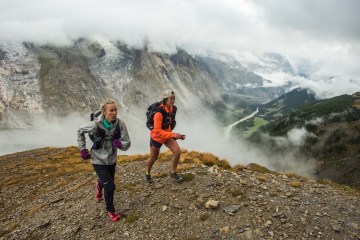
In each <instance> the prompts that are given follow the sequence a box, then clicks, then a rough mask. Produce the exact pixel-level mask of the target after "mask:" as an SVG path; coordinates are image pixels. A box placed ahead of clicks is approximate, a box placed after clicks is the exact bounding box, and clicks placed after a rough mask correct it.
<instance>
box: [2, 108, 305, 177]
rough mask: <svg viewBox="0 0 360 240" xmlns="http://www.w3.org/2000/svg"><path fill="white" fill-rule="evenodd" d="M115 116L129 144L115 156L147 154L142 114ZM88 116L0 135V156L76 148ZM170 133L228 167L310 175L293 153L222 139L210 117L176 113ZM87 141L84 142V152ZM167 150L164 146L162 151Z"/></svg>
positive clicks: (296, 137) (297, 135)
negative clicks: (252, 166)
mask: <svg viewBox="0 0 360 240" xmlns="http://www.w3.org/2000/svg"><path fill="white" fill-rule="evenodd" d="M118 116H119V117H120V118H121V119H122V120H123V121H124V122H125V123H126V125H127V128H128V132H129V135H130V138H131V141H132V145H131V147H130V149H129V150H128V151H126V152H121V151H120V152H119V154H120V155H123V154H125V155H130V154H144V153H149V140H150V136H149V130H148V129H147V128H146V126H145V113H144V110H142V109H138V110H135V109H133V110H132V112H131V113H129V112H127V111H125V110H124V111H120V113H119V114H118ZM88 119H89V116H87V115H86V116H85V115H79V114H72V115H69V116H68V117H65V118H58V119H51V120H50V119H48V120H45V119H41V118H37V119H36V120H35V121H34V125H33V127H31V128H30V129H27V130H5V131H2V138H1V139H0V144H1V146H3V147H2V148H1V151H0V155H4V154H9V153H13V152H19V151H24V150H30V149H34V148H40V147H66V146H71V145H72V146H77V129H78V128H79V127H80V126H81V125H83V124H85V123H87V122H88ZM174 132H178V133H181V134H185V135H186V139H185V140H184V141H181V140H178V143H179V145H180V147H181V148H185V149H188V150H193V151H199V152H209V153H212V154H214V155H216V156H218V157H220V158H222V159H226V160H228V161H229V162H230V164H232V165H236V164H243V165H246V164H249V163H257V164H260V165H263V166H265V167H268V168H270V169H275V170H281V171H293V172H297V173H300V174H305V175H310V174H311V171H312V169H311V166H310V165H308V164H305V163H307V162H306V161H303V160H299V159H298V158H297V157H296V154H295V152H289V153H288V154H283V155H281V154H273V155H271V156H269V155H267V154H266V153H265V152H263V151H260V150H259V149H257V148H255V147H253V146H251V145H249V144H248V143H246V142H244V141H242V140H239V139H238V138H236V137H230V138H227V137H225V128H224V127H223V126H220V125H219V123H218V122H217V121H216V119H215V118H214V117H212V115H211V114H210V113H205V112H203V113H202V114H198V113H197V112H184V111H181V109H179V111H178V113H177V126H176V128H175V130H174ZM307 135H308V133H306V132H304V130H303V129H300V130H293V131H290V132H289V134H288V136H287V137H285V138H283V139H280V138H279V139H278V140H277V142H278V144H282V145H284V146H285V145H287V146H288V144H289V143H291V144H294V145H295V146H299V145H301V143H302V141H303V139H304V137H305V136H307ZM90 147H91V141H90V140H89V139H87V148H88V149H89V148H90ZM165 150H167V148H166V147H165V146H164V147H162V151H165Z"/></svg>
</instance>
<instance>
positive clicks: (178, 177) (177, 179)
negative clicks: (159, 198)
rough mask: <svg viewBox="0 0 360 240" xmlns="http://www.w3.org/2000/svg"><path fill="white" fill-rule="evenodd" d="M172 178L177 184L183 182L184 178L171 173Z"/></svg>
mask: <svg viewBox="0 0 360 240" xmlns="http://www.w3.org/2000/svg"><path fill="white" fill-rule="evenodd" d="M170 177H172V178H173V179H174V180H175V181H176V182H178V183H179V182H182V180H183V179H182V177H180V176H179V174H177V172H170Z"/></svg>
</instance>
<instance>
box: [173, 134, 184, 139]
mask: <svg viewBox="0 0 360 240" xmlns="http://www.w3.org/2000/svg"><path fill="white" fill-rule="evenodd" d="M174 139H181V140H184V139H185V135H182V134H180V133H174Z"/></svg>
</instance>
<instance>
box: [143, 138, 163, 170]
mask: <svg viewBox="0 0 360 240" xmlns="http://www.w3.org/2000/svg"><path fill="white" fill-rule="evenodd" d="M159 152H160V148H156V147H154V146H152V145H151V146H150V158H149V159H148V160H147V162H146V171H147V172H148V173H150V171H151V168H152V166H153V165H154V162H155V161H156V159H157V158H158V156H159Z"/></svg>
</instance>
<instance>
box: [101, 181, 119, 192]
mask: <svg viewBox="0 0 360 240" xmlns="http://www.w3.org/2000/svg"><path fill="white" fill-rule="evenodd" d="M115 187H116V186H115V183H114V182H107V183H104V191H106V192H113V191H115Z"/></svg>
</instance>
